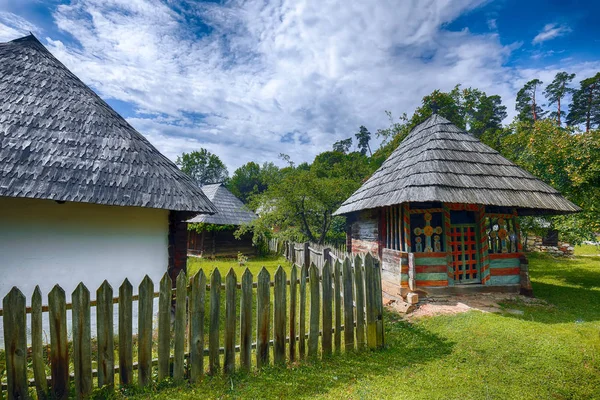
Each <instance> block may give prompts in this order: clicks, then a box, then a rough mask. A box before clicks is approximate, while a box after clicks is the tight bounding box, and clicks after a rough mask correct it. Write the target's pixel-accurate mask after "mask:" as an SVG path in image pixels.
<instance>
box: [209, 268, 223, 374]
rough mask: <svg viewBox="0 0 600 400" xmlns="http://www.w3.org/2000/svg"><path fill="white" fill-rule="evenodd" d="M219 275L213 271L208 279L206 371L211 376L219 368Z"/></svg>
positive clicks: (217, 271) (215, 270)
mask: <svg viewBox="0 0 600 400" xmlns="http://www.w3.org/2000/svg"><path fill="white" fill-rule="evenodd" d="M220 301H221V273H220V272H219V270H218V269H217V268H215V269H214V271H213V272H212V275H211V277H210V326H209V333H208V370H209V372H210V374H211V375H214V374H216V373H217V372H218V371H219V368H220V362H219V314H220V311H221V303H220Z"/></svg>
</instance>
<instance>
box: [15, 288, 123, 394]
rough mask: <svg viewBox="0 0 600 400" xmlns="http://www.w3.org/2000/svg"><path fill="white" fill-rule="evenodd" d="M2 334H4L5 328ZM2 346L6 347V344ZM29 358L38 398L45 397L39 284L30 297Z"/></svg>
mask: <svg viewBox="0 0 600 400" xmlns="http://www.w3.org/2000/svg"><path fill="white" fill-rule="evenodd" d="M111 300H112V298H111ZM111 305H112V303H111ZM4 318H6V317H4ZM4 334H5V335H6V330H5V331H4ZM4 348H5V349H8V347H6V346H5V347H4ZM31 359H32V363H33V377H34V379H35V388H36V392H37V396H38V399H46V398H47V397H48V381H47V380H46V367H45V364H44V344H43V342H42V292H41V291H40V287H39V286H36V287H35V290H34V291H33V296H32V297H31ZM98 364H100V361H98Z"/></svg>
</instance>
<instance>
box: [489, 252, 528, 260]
mask: <svg viewBox="0 0 600 400" xmlns="http://www.w3.org/2000/svg"><path fill="white" fill-rule="evenodd" d="M522 255H523V253H497V254H493V253H492V254H489V255H488V257H489V258H490V260H501V259H504V258H520V257H521V256H522Z"/></svg>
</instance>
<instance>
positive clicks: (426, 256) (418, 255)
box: [414, 253, 446, 258]
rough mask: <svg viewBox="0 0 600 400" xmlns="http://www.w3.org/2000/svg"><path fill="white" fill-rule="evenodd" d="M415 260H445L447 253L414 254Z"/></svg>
mask: <svg viewBox="0 0 600 400" xmlns="http://www.w3.org/2000/svg"><path fill="white" fill-rule="evenodd" d="M414 254H415V258H430V257H431V258H445V257H446V253H414Z"/></svg>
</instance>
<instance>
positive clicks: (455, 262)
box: [450, 224, 481, 284]
mask: <svg viewBox="0 0 600 400" xmlns="http://www.w3.org/2000/svg"><path fill="white" fill-rule="evenodd" d="M476 232H477V229H476V225H475V224H460V225H451V226H450V249H451V251H452V267H453V269H454V283H455V284H461V283H462V284H465V283H481V274H480V270H479V252H478V245H477V235H476Z"/></svg>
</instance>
